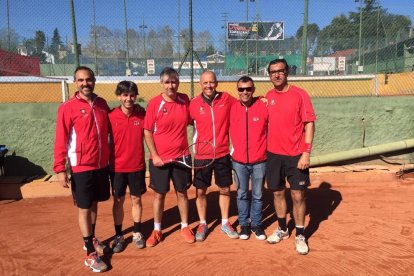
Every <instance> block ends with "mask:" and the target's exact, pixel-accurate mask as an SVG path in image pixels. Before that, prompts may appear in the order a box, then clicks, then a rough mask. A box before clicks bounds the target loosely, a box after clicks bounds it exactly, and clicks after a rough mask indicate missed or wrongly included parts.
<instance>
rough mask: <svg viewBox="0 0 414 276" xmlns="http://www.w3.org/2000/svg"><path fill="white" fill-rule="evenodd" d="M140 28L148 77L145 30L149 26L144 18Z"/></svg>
mask: <svg viewBox="0 0 414 276" xmlns="http://www.w3.org/2000/svg"><path fill="white" fill-rule="evenodd" d="M139 28H140V29H141V36H142V38H143V42H144V64H145V66H144V67H145V73H144V76H146V75H147V49H146V46H145V29H147V28H148V26H147V25H145V21H144V18H142V24H141V25H139Z"/></svg>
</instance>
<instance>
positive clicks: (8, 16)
mask: <svg viewBox="0 0 414 276" xmlns="http://www.w3.org/2000/svg"><path fill="white" fill-rule="evenodd" d="M7 50H8V51H10V50H11V42H10V7H9V0H7Z"/></svg>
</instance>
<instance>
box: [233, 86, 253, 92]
mask: <svg viewBox="0 0 414 276" xmlns="http://www.w3.org/2000/svg"><path fill="white" fill-rule="evenodd" d="M253 89H254V87H252V86H250V87H238V88H237V91H239V92H240V93H241V92H244V91H246V92H253Z"/></svg>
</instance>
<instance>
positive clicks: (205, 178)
mask: <svg viewBox="0 0 414 276" xmlns="http://www.w3.org/2000/svg"><path fill="white" fill-rule="evenodd" d="M210 161H211V159H210V160H198V159H194V163H195V164H197V165H198V164H201V163H202V162H206V163H208V162H210ZM213 171H214V179H215V183H216V185H217V186H219V187H220V188H225V187H230V186H231V184H233V179H232V174H231V173H232V166H231V159H230V154H228V155H226V156H223V157H220V158H217V159H216V160H214V162H213V164H211V165H210V166H208V167H206V168H202V169H196V170H194V186H195V187H196V188H199V189H207V188H208V187H210V186H211V179H212V176H213Z"/></svg>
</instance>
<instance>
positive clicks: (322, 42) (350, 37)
mask: <svg viewBox="0 0 414 276" xmlns="http://www.w3.org/2000/svg"><path fill="white" fill-rule="evenodd" d="M361 1H362V0H361ZM361 12H362V13H361ZM361 14H362V22H361V26H362V31H361V40H362V45H361V46H362V50H364V49H370V48H371V49H372V48H373V47H374V46H375V45H376V44H377V42H378V45H379V47H382V46H387V45H388V44H389V43H391V42H394V43H395V42H396V40H402V39H406V38H407V37H408V31H409V30H408V27H409V26H410V25H411V20H410V19H409V18H407V17H406V16H402V15H395V14H391V13H389V12H388V11H387V9H384V8H383V7H382V6H381V5H380V3H379V1H377V0H365V1H364V3H363V4H362V5H361V7H358V9H357V11H356V12H350V13H349V15H348V16H346V15H344V14H341V15H339V16H337V17H334V18H333V19H332V21H331V24H329V25H328V26H326V27H325V28H323V29H322V30H321V31H320V32H319V36H318V46H317V51H318V54H320V55H325V54H329V53H331V52H335V51H338V50H343V49H357V48H358V47H359V27H360V18H361ZM377 40H378V41H377Z"/></svg>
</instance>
